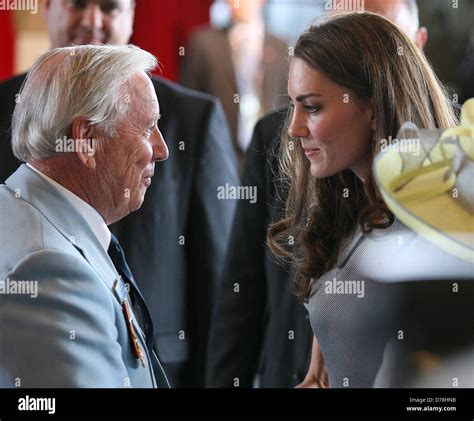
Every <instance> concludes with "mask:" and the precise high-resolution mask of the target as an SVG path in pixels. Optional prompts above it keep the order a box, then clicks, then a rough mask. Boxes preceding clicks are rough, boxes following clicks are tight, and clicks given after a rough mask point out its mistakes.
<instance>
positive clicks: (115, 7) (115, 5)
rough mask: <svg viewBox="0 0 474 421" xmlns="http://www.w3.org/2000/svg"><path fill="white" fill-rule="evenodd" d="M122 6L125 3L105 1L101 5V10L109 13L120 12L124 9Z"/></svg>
mask: <svg viewBox="0 0 474 421" xmlns="http://www.w3.org/2000/svg"><path fill="white" fill-rule="evenodd" d="M122 7H123V5H122V4H120V3H119V2H117V1H104V2H102V3H101V5H100V10H102V13H105V14H108V13H114V12H120V11H122Z"/></svg>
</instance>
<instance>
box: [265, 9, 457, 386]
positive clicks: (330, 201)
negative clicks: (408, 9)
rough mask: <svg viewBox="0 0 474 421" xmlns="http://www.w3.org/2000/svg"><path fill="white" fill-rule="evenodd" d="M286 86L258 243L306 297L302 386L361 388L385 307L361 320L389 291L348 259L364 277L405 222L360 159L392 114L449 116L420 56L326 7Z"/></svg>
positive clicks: (299, 47) (438, 124)
mask: <svg viewBox="0 0 474 421" xmlns="http://www.w3.org/2000/svg"><path fill="white" fill-rule="evenodd" d="M288 94H289V97H290V102H291V110H290V115H289V116H288V127H287V132H286V134H285V135H284V136H283V138H282V145H281V151H280V153H281V156H280V164H281V181H282V182H283V183H287V184H288V200H287V213H286V216H285V218H284V219H282V220H280V221H279V222H277V223H275V224H274V225H272V226H271V227H270V228H269V231H268V244H269V246H270V247H271V249H272V251H273V253H274V254H275V255H276V256H278V257H280V258H282V259H285V260H287V261H290V262H291V263H292V264H293V266H294V268H295V283H294V291H295V293H296V295H297V296H298V297H299V298H301V299H302V300H303V301H306V302H307V307H308V311H309V315H310V319H311V324H312V327H313V331H314V333H315V340H314V343H313V358H312V363H311V367H310V372H309V373H308V376H307V378H306V380H305V382H304V383H303V386H313V387H318V386H319V387H324V386H328V385H330V386H331V387H345V386H349V387H354V386H355V387H372V386H373V384H374V381H375V377H376V375H377V372H378V370H379V367H380V364H381V360H382V354H383V352H384V346H385V344H386V338H385V337H383V335H382V334H381V332H382V331H383V330H384V329H383V328H384V326H385V327H386V326H387V324H386V323H385V322H387V320H388V319H390V315H388V316H387V317H386V318H385V319H384V317H381V319H383V320H381V321H380V323H379V324H378V325H377V326H372V324H373V321H374V320H377V319H378V318H379V317H380V315H381V314H382V315H383V314H384V311H388V309H389V308H390V305H391V304H390V300H391V298H390V297H388V296H387V295H386V293H383V294H380V290H379V289H378V286H377V285H375V284H374V285H372V284H371V285H370V290H369V291H368V290H367V289H368V288H367V285H366V284H364V283H363V281H362V284H358V283H357V282H359V281H361V280H360V279H357V274H358V273H359V271H358V269H359V268H358V267H357V265H358V264H359V263H360V262H361V261H362V262H364V264H365V265H366V266H367V265H369V266H370V265H373V271H374V273H375V274H376V272H377V270H378V269H380V268H381V267H383V266H384V265H385V264H386V263H387V262H388V261H390V259H392V256H391V255H390V254H391V253H392V252H394V253H395V251H394V250H395V247H396V246H395V244H393V242H392V243H391V244H389V245H387V241H385V243H384V241H383V238H386V236H387V235H388V234H397V233H399V232H401V231H400V230H403V229H404V228H406V227H403V226H402V224H401V223H400V222H399V221H398V220H397V219H396V218H394V216H393V214H392V213H391V212H390V210H389V209H388V207H387V206H386V205H385V203H384V201H383V200H382V198H381V196H380V194H379V193H378V191H377V188H376V185H375V182H374V177H373V174H372V161H373V158H374V156H375V155H376V154H377V153H378V152H379V151H380V149H381V146H382V144H383V142H388V143H390V139H394V138H396V135H397V132H398V131H399V129H400V127H401V126H402V124H403V123H404V122H406V121H411V122H413V123H414V124H416V125H417V126H418V127H422V128H427V129H435V128H447V127H450V126H454V125H456V123H457V118H456V114H455V111H454V109H453V106H452V104H451V102H450V100H449V98H448V95H447V93H446V91H445V90H444V88H443V87H442V85H441V83H440V82H439V80H438V79H437V77H436V76H435V74H434V72H433V71H432V69H431V67H430V65H429V63H428V62H427V60H426V58H425V57H424V55H423V53H422V52H421V51H420V50H419V49H418V48H417V47H416V46H415V44H414V43H413V42H412V41H411V40H410V39H409V38H408V37H407V36H406V35H405V34H404V33H403V32H402V31H401V30H400V29H399V28H398V27H397V26H395V25H394V24H393V23H391V22H390V21H388V20H387V19H385V18H383V17H381V16H379V15H375V14H372V13H345V14H340V15H335V16H332V17H330V18H326V19H325V20H324V21H322V22H321V23H319V24H316V25H314V26H312V27H311V28H310V29H309V30H308V31H307V32H305V33H303V34H302V35H301V36H300V38H299V40H298V41H297V44H296V46H295V48H294V58H293V60H292V63H291V67H290V73H289V82H288ZM403 232H406V231H403ZM380 238H382V240H381V242H378V241H379V239H380ZM378 249H379V250H380V254H379V253H378ZM355 254H357V255H358V257H357V256H356V257H357V259H358V260H356V263H355V264H351V262H352V260H353V258H354V255H355ZM364 256H365V257H364ZM365 269H366V268H365ZM366 272H367V271H365V272H364V273H366ZM369 272H370V269H369ZM376 278H377V276H376V275H375V279H376ZM340 280H343V282H346V283H345V284H344V283H342V284H340V283H339V282H340ZM347 282H349V284H348V283H347ZM364 285H365V287H366V288H365V291H364V290H363V289H364V288H363V287H364ZM348 286H349V289H347V288H346V287H348ZM360 286H361V287H362V288H359V287H360ZM338 294H339V295H338ZM390 294H392V293H390ZM387 323H388V322H387ZM382 325H383V326H382ZM326 368H327V371H326ZM328 375H329V378H328Z"/></svg>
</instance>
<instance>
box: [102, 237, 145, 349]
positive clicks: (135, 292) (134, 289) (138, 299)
mask: <svg viewBox="0 0 474 421" xmlns="http://www.w3.org/2000/svg"><path fill="white" fill-rule="evenodd" d="M107 253H108V254H109V256H110V258H111V260H112V262H113V264H114V265H115V268H116V269H117V272H118V273H119V274H120V275H121V276H122V278H123V280H124V282H125V283H126V284H128V285H129V288H128V290H129V294H130V299H131V300H132V305H133V307H134V309H135V312H137V313H138V314H137V316H138V317H137V319H138V320H139V321H140V322H141V327H142V329H143V332H144V334H145V340H146V344H147V347H148V350H149V351H150V353H151V352H152V349H153V320H152V318H151V314H150V311H149V310H148V306H147V305H146V303H145V300H144V299H143V296H142V294H141V292H140V290H139V289H138V285H137V284H136V282H135V280H134V279H133V275H132V271H131V270H130V267H129V266H128V264H127V261H126V260H125V254H124V252H123V250H122V247H121V246H120V244H119V242H118V240H117V238H116V237H115V235H113V234H112V238H111V241H110V246H109V249H108V251H107ZM137 310H138V311H137Z"/></svg>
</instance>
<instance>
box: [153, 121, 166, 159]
mask: <svg viewBox="0 0 474 421" xmlns="http://www.w3.org/2000/svg"><path fill="white" fill-rule="evenodd" d="M150 141H151V145H152V148H153V161H166V160H167V159H168V156H169V151H168V146H166V142H165V139H164V138H163V135H162V134H161V132H160V129H158V128H156V129H155V130H154V131H153V134H152V136H151V139H150Z"/></svg>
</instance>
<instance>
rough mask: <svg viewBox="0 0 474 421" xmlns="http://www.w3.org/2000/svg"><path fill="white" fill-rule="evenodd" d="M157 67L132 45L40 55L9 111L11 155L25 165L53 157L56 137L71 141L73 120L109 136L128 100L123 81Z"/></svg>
mask: <svg viewBox="0 0 474 421" xmlns="http://www.w3.org/2000/svg"><path fill="white" fill-rule="evenodd" d="M156 66H157V60H156V58H155V57H154V56H153V55H152V54H150V53H148V52H146V51H144V50H142V49H140V48H138V47H136V46H134V45H126V46H110V45H104V46H93V45H82V46H73V47H64V48H56V49H53V50H50V51H48V52H47V53H45V54H43V55H42V56H41V57H40V58H39V59H38V60H37V61H36V62H35V64H34V65H33V67H32V68H31V70H30V71H29V72H28V75H27V78H26V81H25V82H24V84H23V86H22V89H21V91H20V96H19V100H18V103H17V105H16V107H15V111H14V113H13V121H12V148H13V153H14V154H15V156H16V157H17V158H18V159H20V160H21V161H24V162H27V161H29V160H30V159H31V158H33V159H44V158H48V157H50V156H52V155H54V154H56V153H57V152H56V150H55V142H56V139H62V138H63V137H64V136H66V137H71V126H72V122H73V120H74V119H75V118H76V117H78V116H86V117H87V118H88V120H89V122H90V124H91V125H97V126H98V127H100V128H101V129H102V130H103V131H104V134H105V135H106V136H110V137H112V136H114V134H115V127H116V124H117V122H118V121H120V119H121V118H123V117H124V116H125V114H126V110H127V106H128V102H129V101H128V96H127V95H126V91H125V86H126V84H127V82H128V81H129V80H130V78H131V77H132V76H134V75H136V74H137V73H140V72H142V71H143V72H149V71H151V70H152V69H154V68H155V67H156Z"/></svg>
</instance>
